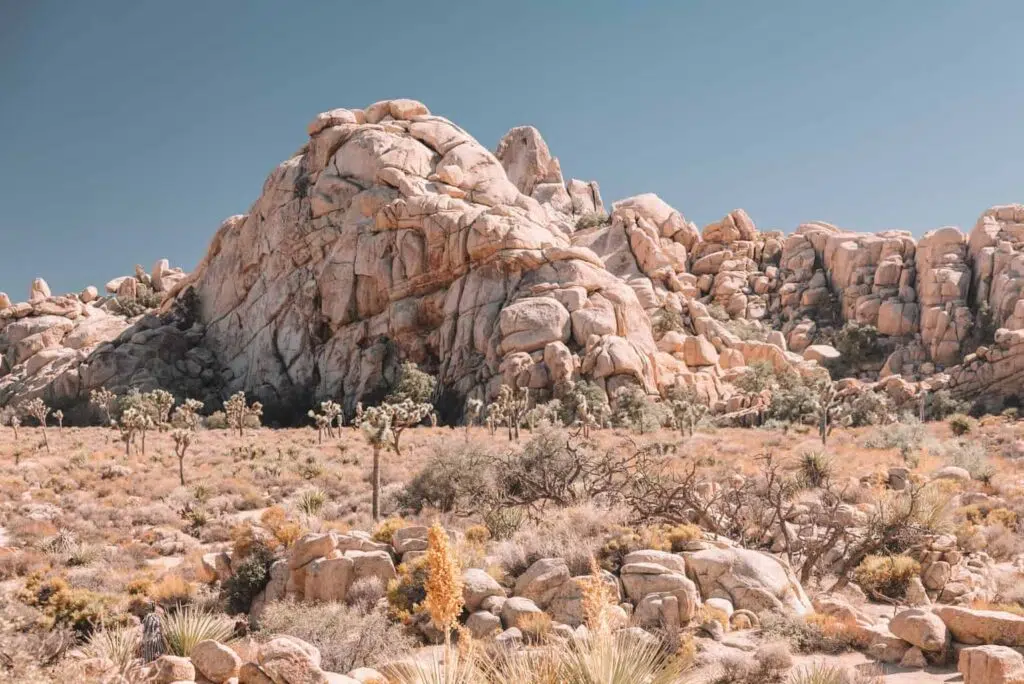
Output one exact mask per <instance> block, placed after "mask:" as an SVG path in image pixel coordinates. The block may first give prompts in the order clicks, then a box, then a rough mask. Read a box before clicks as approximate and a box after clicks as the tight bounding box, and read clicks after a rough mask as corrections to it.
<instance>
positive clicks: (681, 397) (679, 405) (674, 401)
mask: <svg viewBox="0 0 1024 684" xmlns="http://www.w3.org/2000/svg"><path fill="white" fill-rule="evenodd" d="M669 407H670V408H671V409H672V420H673V422H674V423H675V426H676V429H678V430H679V432H680V433H681V434H682V435H684V436H685V435H686V434H689V435H690V436H691V437H692V436H693V431H694V429H695V428H696V427H697V423H699V422H700V421H701V418H703V417H704V416H705V415H707V412H708V405H707V404H705V403H704V402H702V401H701V400H700V398H699V397H698V396H697V392H696V391H695V390H694V389H693V388H692V387H687V388H686V389H679V390H675V391H673V392H671V393H670V394H669Z"/></svg>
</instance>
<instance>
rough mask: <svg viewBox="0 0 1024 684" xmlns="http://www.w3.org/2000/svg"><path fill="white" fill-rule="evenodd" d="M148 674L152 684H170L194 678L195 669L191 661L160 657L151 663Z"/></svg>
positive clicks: (176, 657)
mask: <svg viewBox="0 0 1024 684" xmlns="http://www.w3.org/2000/svg"><path fill="white" fill-rule="evenodd" d="M150 672H151V675H150V680H149V681H150V682H152V684H171V683H172V682H182V681H192V680H193V679H195V678H196V668H195V666H194V665H193V664H192V661H191V660H189V659H188V658H183V657H181V656H172V655H162V656H160V657H159V658H157V659H156V660H155V661H153V664H152V666H151V670H150Z"/></svg>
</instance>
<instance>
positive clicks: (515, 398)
mask: <svg viewBox="0 0 1024 684" xmlns="http://www.w3.org/2000/svg"><path fill="white" fill-rule="evenodd" d="M528 403H529V397H528V396H527V394H526V392H525V391H524V390H522V389H521V388H520V387H519V386H518V385H512V386H509V385H502V386H501V389H500V390H499V391H498V399H497V400H496V401H495V402H494V404H493V405H492V409H493V410H494V418H495V421H496V422H498V423H500V424H504V425H505V427H507V428H508V441H510V442H511V441H512V440H513V438H514V439H515V440H516V441H517V442H518V441H519V427H520V426H521V425H522V424H523V416H524V415H525V414H526V406H527V404H528Z"/></svg>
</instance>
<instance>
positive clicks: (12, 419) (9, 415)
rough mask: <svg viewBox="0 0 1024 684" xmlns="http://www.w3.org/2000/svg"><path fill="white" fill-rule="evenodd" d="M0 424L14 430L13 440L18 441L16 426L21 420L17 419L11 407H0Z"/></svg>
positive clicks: (16, 414)
mask: <svg viewBox="0 0 1024 684" xmlns="http://www.w3.org/2000/svg"><path fill="white" fill-rule="evenodd" d="M0 425H9V426H11V429H12V430H14V441H15V442H17V441H18V426H20V425H21V421H20V420H18V413H17V412H16V411H15V410H14V409H13V408H11V407H9V406H8V407H7V408H2V409H0Z"/></svg>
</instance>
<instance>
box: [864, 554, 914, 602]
mask: <svg viewBox="0 0 1024 684" xmlns="http://www.w3.org/2000/svg"><path fill="white" fill-rule="evenodd" d="M920 574H921V564H920V563H918V562H917V561H916V560H914V559H913V558H911V557H910V556H868V557H866V558H865V559H864V560H863V561H862V562H861V564H860V565H858V566H857V568H856V569H855V570H854V571H853V579H854V581H855V582H856V583H857V584H859V585H860V587H861V588H862V589H863V590H864V591H866V592H868V593H869V594H870V593H877V594H881V595H882V596H888V597H889V598H900V597H902V596H903V595H904V593H905V592H906V590H907V583H908V582H910V580H911V578H913V577H917V576H919V575H920Z"/></svg>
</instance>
